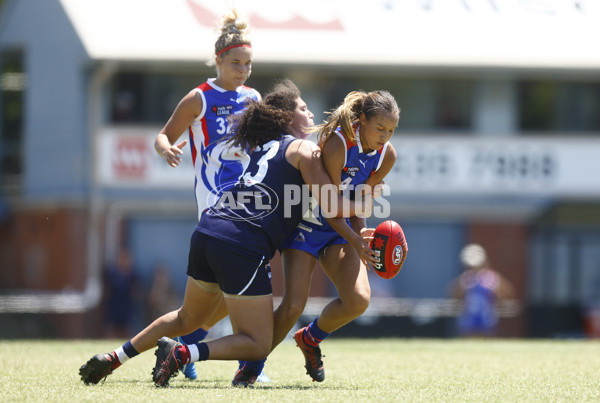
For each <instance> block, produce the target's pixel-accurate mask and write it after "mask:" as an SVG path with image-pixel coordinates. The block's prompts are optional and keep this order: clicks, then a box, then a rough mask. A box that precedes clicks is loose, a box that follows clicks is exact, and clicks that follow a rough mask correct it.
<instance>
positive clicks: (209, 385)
mask: <svg viewBox="0 0 600 403" xmlns="http://www.w3.org/2000/svg"><path fill="white" fill-rule="evenodd" d="M103 384H104V383H102V382H101V383H99V384H98V385H90V387H93V386H103ZM110 384H113V385H147V386H151V387H154V388H156V389H165V390H169V389H175V390H187V389H189V390H192V389H215V390H224V389H231V390H236V389H240V390H253V389H256V390H311V389H325V390H347V389H348V386H347V385H346V386H341V385H328V384H323V383H316V382H311V384H308V385H301V384H282V385H276V384H260V385H259V386H254V387H249V388H242V387H235V386H232V385H231V383H230V381H224V380H208V379H198V380H195V381H189V382H184V383H182V382H177V383H175V384H171V385H170V386H167V387H164V388H162V387H158V386H155V385H154V384H153V383H152V381H146V380H135V379H119V380H112V381H111V382H108V383H107V384H106V386H110Z"/></svg>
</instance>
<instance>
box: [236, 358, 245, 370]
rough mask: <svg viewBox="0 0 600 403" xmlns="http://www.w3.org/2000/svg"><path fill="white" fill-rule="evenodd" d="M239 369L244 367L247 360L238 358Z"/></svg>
mask: <svg viewBox="0 0 600 403" xmlns="http://www.w3.org/2000/svg"><path fill="white" fill-rule="evenodd" d="M238 363H239V365H238V369H242V368H243V367H244V365H246V361H242V360H238Z"/></svg>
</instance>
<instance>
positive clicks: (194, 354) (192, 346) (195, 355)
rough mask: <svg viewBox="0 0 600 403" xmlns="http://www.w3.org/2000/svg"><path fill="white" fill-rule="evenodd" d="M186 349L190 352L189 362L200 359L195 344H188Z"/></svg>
mask: <svg viewBox="0 0 600 403" xmlns="http://www.w3.org/2000/svg"><path fill="white" fill-rule="evenodd" d="M187 348H188V349H189V350H190V362H196V361H198V360H199V359H200V351H199V350H198V347H197V346H196V345H195V344H188V346H187Z"/></svg>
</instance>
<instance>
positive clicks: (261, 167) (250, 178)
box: [242, 140, 279, 184]
mask: <svg viewBox="0 0 600 403" xmlns="http://www.w3.org/2000/svg"><path fill="white" fill-rule="evenodd" d="M256 151H258V150H255V151H254V152H256ZM261 151H264V152H265V153H264V154H263V156H262V157H260V159H259V160H258V162H257V163H256V165H258V169H257V171H256V174H254V175H252V174H251V173H250V172H246V173H245V174H244V176H243V177H242V178H243V179H244V183H246V184H249V183H257V182H262V181H263V179H264V178H265V176H266V175H267V171H268V170H269V160H270V159H271V158H273V157H274V156H276V155H277V151H279V142H278V141H275V140H271V141H269V142H268V143H266V144H263V146H262V149H261Z"/></svg>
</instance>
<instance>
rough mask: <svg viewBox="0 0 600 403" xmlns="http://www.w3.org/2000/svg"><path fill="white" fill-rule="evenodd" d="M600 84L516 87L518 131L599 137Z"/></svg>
mask: <svg viewBox="0 0 600 403" xmlns="http://www.w3.org/2000/svg"><path fill="white" fill-rule="evenodd" d="M599 110H600V83H598V82H556V81H529V82H521V83H520V84H519V114H520V118H519V123H520V130H521V131H522V132H524V133H527V134H544V135H548V134H556V135H568V134H577V135H599V134H600V114H598V111H599Z"/></svg>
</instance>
